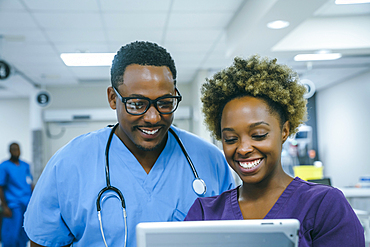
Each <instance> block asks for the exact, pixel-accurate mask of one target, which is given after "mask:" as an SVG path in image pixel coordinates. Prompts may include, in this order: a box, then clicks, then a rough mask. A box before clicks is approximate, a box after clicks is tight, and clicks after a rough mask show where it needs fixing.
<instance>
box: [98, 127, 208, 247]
mask: <svg viewBox="0 0 370 247" xmlns="http://www.w3.org/2000/svg"><path fill="white" fill-rule="evenodd" d="M117 127H118V123H117V124H116V125H114V127H113V128H112V130H111V131H110V134H109V138H108V141H107V145H106V147H105V180H106V182H107V186H105V187H104V188H103V189H102V190H101V191H100V192H99V194H98V198H97V199H96V208H97V211H98V220H99V224H100V232H101V235H102V237H103V241H104V244H105V247H108V245H107V242H106V240H105V236H104V231H103V223H102V219H101V207H100V203H101V197H102V196H103V194H104V192H106V191H108V190H111V191H114V192H115V193H116V196H117V197H118V198H119V199H120V201H121V204H122V212H123V220H124V224H125V244H124V247H126V243H127V213H126V203H125V198H124V197H123V194H122V192H121V191H120V190H119V189H117V188H116V187H114V186H112V185H111V184H110V174H109V148H110V144H111V142H112V138H113V134H114V132H115V130H116V129H117ZM168 131H169V132H171V134H172V135H173V136H174V137H175V139H176V141H177V143H178V144H179V145H180V147H181V150H182V152H183V153H184V155H185V157H186V160H187V161H188V163H189V165H190V168H191V170H192V172H193V174H194V177H195V179H194V180H193V184H192V185H193V190H194V192H195V193H196V194H197V195H198V196H202V195H204V194H205V193H206V191H207V186H206V183H205V182H204V181H203V179H201V178H200V177H199V176H198V173H197V170H196V169H195V167H194V164H193V162H192V161H191V159H190V157H189V155H188V152H187V151H186V149H185V147H184V144H183V143H182V141H181V140H180V138H179V137H178V135H177V134H176V133H175V131H174V130H173V129H172V128H169V129H168Z"/></svg>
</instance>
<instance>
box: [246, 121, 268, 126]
mask: <svg viewBox="0 0 370 247" xmlns="http://www.w3.org/2000/svg"><path fill="white" fill-rule="evenodd" d="M258 125H267V126H270V125H269V124H268V123H266V122H264V121H260V122H257V123H252V124H251V125H250V127H251V128H254V127H257V126H258Z"/></svg>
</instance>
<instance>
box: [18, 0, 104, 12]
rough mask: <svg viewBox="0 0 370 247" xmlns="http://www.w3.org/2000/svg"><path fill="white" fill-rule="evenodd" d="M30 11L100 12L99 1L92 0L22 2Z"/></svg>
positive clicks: (33, 0)
mask: <svg viewBox="0 0 370 247" xmlns="http://www.w3.org/2000/svg"><path fill="white" fill-rule="evenodd" d="M22 1H23V2H24V3H25V4H26V5H27V7H28V8H29V9H31V10H33V11H35V10H37V11H39V10H48V11H49V10H57V11H66V10H68V11H98V10H99V7H98V4H97V1H91V0H63V1H50V0H22Z"/></svg>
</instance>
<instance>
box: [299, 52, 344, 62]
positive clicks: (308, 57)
mask: <svg viewBox="0 0 370 247" xmlns="http://www.w3.org/2000/svg"><path fill="white" fill-rule="evenodd" d="M341 57H342V54H340V53H314V54H298V55H296V56H295V57H294V61H319V60H335V59H339V58H341Z"/></svg>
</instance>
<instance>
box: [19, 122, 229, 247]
mask: <svg viewBox="0 0 370 247" xmlns="http://www.w3.org/2000/svg"><path fill="white" fill-rule="evenodd" d="M172 128H173V129H174V130H175V132H176V133H177V134H178V135H179V137H180V139H181V140H182V142H183V143H184V146H185V148H186V149H187V151H188V153H189V156H190V158H191V159H192V161H193V163H194V166H195V168H196V169H197V172H198V175H199V177H200V178H202V179H203V180H204V181H205V183H206V185H207V192H206V194H205V196H213V195H218V194H220V193H222V192H223V191H226V190H228V189H230V188H233V187H235V184H234V179H233V177H232V175H231V171H230V168H229V167H228V165H227V163H226V161H225V159H224V156H223V154H222V152H221V151H220V150H219V149H218V148H217V147H215V146H214V145H212V144H210V143H208V142H205V141H204V140H202V139H200V138H199V137H196V136H195V135H193V134H190V133H188V132H185V131H183V130H179V129H177V128H175V127H172ZM109 133H110V128H104V129H101V130H98V131H95V132H91V133H88V134H85V135H82V136H80V137H77V138H76V139H74V140H72V141H71V142H70V143H68V144H67V145H66V146H65V147H63V148H62V149H60V150H59V151H58V152H57V153H56V154H55V155H54V156H53V157H52V158H51V160H50V161H49V163H48V164H47V166H46V167H45V169H44V171H43V173H42V175H41V177H40V179H39V181H38V183H37V185H36V187H35V190H34V193H33V195H32V198H31V201H30V204H29V206H28V209H27V211H26V214H25V222H24V226H25V230H26V232H27V234H28V236H29V238H30V239H31V240H32V241H34V242H36V243H38V244H40V245H43V246H63V245H67V244H70V243H72V242H73V246H103V245H104V243H103V239H102V236H101V233H100V228H99V221H98V216H97V209H96V199H97V195H98V193H99V191H100V190H101V189H102V188H104V187H105V186H106V180H105V170H104V169H105V154H104V152H105V146H106V143H107V139H108V136H109ZM168 137H169V138H168V139H167V143H166V146H165V148H164V150H163V151H162V153H161V154H160V156H159V157H158V160H157V161H156V163H155V164H154V166H153V168H152V169H151V171H150V172H149V174H147V173H146V172H145V171H144V169H143V168H142V166H141V165H140V163H139V162H138V161H137V160H136V158H135V157H134V155H133V154H132V153H131V152H130V151H129V150H128V149H127V148H126V146H125V145H124V144H123V143H122V141H121V140H120V139H119V138H118V137H117V136H116V135H114V136H113V139H112V144H111V147H110V152H109V165H110V179H111V185H112V186H115V187H117V188H118V189H119V190H121V192H122V194H123V196H124V197H125V201H126V210H127V221H128V240H127V241H128V242H127V246H128V247H134V246H136V232H135V227H136V225H137V224H138V223H139V222H149V221H181V220H183V219H184V218H185V216H186V214H187V212H188V210H189V208H190V206H191V205H192V204H193V202H194V200H195V199H196V198H197V197H198V196H197V195H196V194H195V192H194V191H193V188H192V182H193V180H194V175H193V173H192V170H191V168H190V166H189V164H188V162H187V160H186V158H185V156H184V154H183V152H182V150H181V148H180V146H179V144H178V143H177V142H176V140H175V138H174V137H173V136H172V134H170V133H169V134H168ZM120 205H121V204H120V201H119V200H118V198H117V196H116V194H114V193H112V192H106V193H105V196H104V197H103V199H102V222H103V229H104V234H105V238H106V240H107V244H108V246H123V243H124V221H123V214H122V209H121V206H120Z"/></svg>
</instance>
